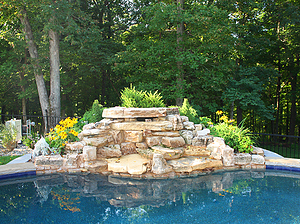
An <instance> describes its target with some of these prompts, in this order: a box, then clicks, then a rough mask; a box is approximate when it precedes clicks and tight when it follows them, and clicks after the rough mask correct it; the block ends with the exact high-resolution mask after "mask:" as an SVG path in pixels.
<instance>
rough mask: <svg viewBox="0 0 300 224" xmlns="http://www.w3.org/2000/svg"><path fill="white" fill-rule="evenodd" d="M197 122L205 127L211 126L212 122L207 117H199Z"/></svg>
mask: <svg viewBox="0 0 300 224" xmlns="http://www.w3.org/2000/svg"><path fill="white" fill-rule="evenodd" d="M199 124H202V125H204V126H205V127H207V128H208V127H212V126H213V122H212V121H211V119H210V118H209V117H199Z"/></svg>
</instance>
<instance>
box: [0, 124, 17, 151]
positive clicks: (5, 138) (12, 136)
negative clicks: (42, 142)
mask: <svg viewBox="0 0 300 224" xmlns="http://www.w3.org/2000/svg"><path fill="white" fill-rule="evenodd" d="M0 140H1V142H2V145H3V146H4V147H5V148H6V149H8V150H12V149H14V148H15V147H16V146H17V129H16V128H15V127H14V126H13V125H11V124H10V125H8V126H7V125H4V124H1V125H0Z"/></svg>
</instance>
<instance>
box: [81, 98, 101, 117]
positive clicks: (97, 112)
mask: <svg viewBox="0 0 300 224" xmlns="http://www.w3.org/2000/svg"><path fill="white" fill-rule="evenodd" d="M104 109H105V107H103V106H102V105H101V104H100V103H99V101H98V100H95V101H94V103H93V105H92V108H91V109H90V110H88V111H86V112H85V113H84V115H83V121H88V122H89V123H95V122H97V121H100V120H102V112H103V110H104Z"/></svg>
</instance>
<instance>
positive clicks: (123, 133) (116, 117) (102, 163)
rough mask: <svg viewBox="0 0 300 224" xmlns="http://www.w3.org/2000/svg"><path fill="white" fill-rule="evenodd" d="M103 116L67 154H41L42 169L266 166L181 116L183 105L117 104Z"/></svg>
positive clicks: (165, 171) (181, 171) (142, 172)
mask: <svg viewBox="0 0 300 224" xmlns="http://www.w3.org/2000/svg"><path fill="white" fill-rule="evenodd" d="M102 116H103V117H104V119H103V120H101V121H99V122H96V123H91V124H87V125H85V126H84V127H83V131H82V132H81V133H80V134H79V135H78V137H79V139H80V141H79V142H75V143H69V144H67V146H66V152H67V154H66V155H64V156H63V157H61V156H56V157H53V156H38V157H36V158H35V165H36V167H37V171H38V172H39V173H50V172H85V171H87V172H94V173H102V174H110V175H121V176H125V177H140V178H152V177H154V178H155V177H160V178H161V177H174V176H175V177H176V176H182V175H190V174H191V175H193V174H198V173H203V172H208V171H211V170H215V169H222V168H224V169H237V168H242V169H248V168H249V167H250V168H264V157H263V156H262V155H259V154H257V155H250V154H247V156H244V154H237V155H235V154H234V150H233V149H232V148H230V147H229V146H226V145H225V143H224V140H223V139H222V138H217V137H213V136H211V135H209V133H210V132H209V129H203V128H202V125H200V124H194V123H193V122H190V121H189V119H188V117H186V116H180V115H179V110H178V108H123V107H114V108H109V109H105V110H104V111H103V114H102ZM244 157H245V158H244ZM51 163H52V164H53V166H52V165H51Z"/></svg>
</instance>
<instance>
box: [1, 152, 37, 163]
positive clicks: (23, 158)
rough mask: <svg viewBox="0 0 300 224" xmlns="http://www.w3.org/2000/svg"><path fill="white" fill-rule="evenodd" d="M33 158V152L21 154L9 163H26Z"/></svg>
mask: <svg viewBox="0 0 300 224" xmlns="http://www.w3.org/2000/svg"><path fill="white" fill-rule="evenodd" d="M30 159H31V154H25V155H23V156H20V157H18V158H16V159H14V160H12V161H10V162H9V163H7V164H16V163H26V162H28V161H29V160H30Z"/></svg>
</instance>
